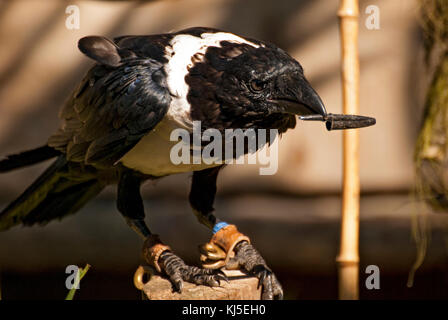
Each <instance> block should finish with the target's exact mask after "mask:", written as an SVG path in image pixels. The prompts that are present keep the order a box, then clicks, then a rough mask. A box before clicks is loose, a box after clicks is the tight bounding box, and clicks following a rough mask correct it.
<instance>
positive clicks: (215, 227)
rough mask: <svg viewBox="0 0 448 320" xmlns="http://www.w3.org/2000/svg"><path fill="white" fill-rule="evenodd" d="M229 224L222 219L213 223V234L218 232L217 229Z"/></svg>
mask: <svg viewBox="0 0 448 320" xmlns="http://www.w3.org/2000/svg"><path fill="white" fill-rule="evenodd" d="M228 225H229V224H228V223H227V222H224V221H220V222H218V223H217V224H215V226H214V227H213V234H215V233H216V232H218V231H219V230H221V229H222V228H224V227H227V226H228Z"/></svg>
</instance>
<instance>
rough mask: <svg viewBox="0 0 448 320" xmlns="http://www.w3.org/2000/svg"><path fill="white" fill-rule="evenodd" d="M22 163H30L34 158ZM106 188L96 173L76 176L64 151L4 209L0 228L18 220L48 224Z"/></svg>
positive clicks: (27, 223)
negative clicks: (71, 170)
mask: <svg viewBox="0 0 448 320" xmlns="http://www.w3.org/2000/svg"><path fill="white" fill-rule="evenodd" d="M9 159H11V157H10V158H9ZM41 159H42V158H41ZM7 160H8V159H6V160H4V161H7ZM34 161H36V158H35V160H34ZM1 163H3V162H0V164H1ZM5 163H7V162H5ZM21 163H22V164H24V163H26V164H24V165H28V164H31V163H33V161H28V162H26V161H22V162H21ZM6 166H8V164H6V165H5V167H6ZM19 166H21V165H19ZM9 167H10V168H11V167H14V168H16V167H17V166H14V165H9ZM3 168H4V167H3ZM103 188H104V185H103V184H101V183H100V182H99V181H98V180H97V179H95V178H94V177H92V176H90V177H89V178H85V179H83V178H82V177H76V178H75V177H73V174H70V172H69V167H68V165H67V161H66V160H65V157H64V156H62V155H61V156H59V157H58V158H57V160H56V161H55V162H54V163H53V164H52V165H51V166H50V167H49V168H48V169H47V170H46V171H45V172H44V173H43V174H42V175H41V176H40V177H39V178H37V180H36V181H34V183H33V184H32V185H31V186H29V187H28V189H26V190H25V191H24V192H23V193H22V194H21V195H20V196H19V197H18V198H17V199H16V200H14V201H13V202H11V203H10V204H9V205H8V206H7V207H6V208H5V209H4V210H3V211H2V212H0V231H2V230H6V229H9V228H11V227H13V226H15V225H18V224H24V225H33V224H35V223H38V224H45V223H47V222H49V221H51V220H53V219H57V218H58V219H61V218H62V217H64V216H66V215H69V214H71V213H75V212H76V211H78V210H79V209H80V208H81V207H82V206H83V205H84V204H86V203H87V202H88V201H89V200H90V199H91V198H93V197H94V196H96V195H97V194H98V193H99V192H100V191H101V190H102V189H103Z"/></svg>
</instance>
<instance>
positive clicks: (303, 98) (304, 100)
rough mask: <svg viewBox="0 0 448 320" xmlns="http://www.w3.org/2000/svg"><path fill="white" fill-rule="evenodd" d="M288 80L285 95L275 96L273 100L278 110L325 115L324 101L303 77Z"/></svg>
mask: <svg viewBox="0 0 448 320" xmlns="http://www.w3.org/2000/svg"><path fill="white" fill-rule="evenodd" d="M294 82H295V83H293V82H290V87H289V88H288V89H287V90H286V91H287V92H288V94H287V95H284V96H283V97H279V98H276V99H275V100H274V101H273V102H275V103H276V104H277V106H278V109H279V110H280V112H284V113H290V114H295V115H298V116H304V115H322V116H324V117H325V116H326V115H327V110H325V106H324V103H323V102H322V99H321V98H320V97H319V95H318V94H317V92H316V91H315V90H314V89H313V88H312V87H311V85H310V84H309V83H308V81H307V80H306V79H305V78H301V79H300V80H299V81H298V82H297V80H295V81H294Z"/></svg>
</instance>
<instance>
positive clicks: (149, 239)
mask: <svg viewBox="0 0 448 320" xmlns="http://www.w3.org/2000/svg"><path fill="white" fill-rule="evenodd" d="M142 181H143V178H142V177H141V176H139V175H138V174H136V173H135V172H133V171H130V170H127V171H123V172H122V173H121V175H120V180H119V182H118V199H117V207H118V210H119V211H120V212H121V213H122V214H123V216H124V217H125V219H126V222H127V223H128V224H129V225H130V226H131V228H132V229H133V230H134V231H136V232H137V234H139V235H140V236H141V237H142V238H144V239H145V242H144V244H143V257H144V258H145V260H146V261H147V262H148V263H149V264H150V265H151V266H153V267H154V268H155V269H156V270H157V271H159V272H160V273H165V274H166V275H168V277H169V278H170V281H171V283H172V284H173V287H174V289H175V290H176V291H179V292H181V291H182V287H183V281H187V282H191V283H195V284H201V285H207V286H211V287H215V286H219V282H220V281H221V280H224V281H227V277H226V276H225V274H224V273H223V272H222V271H219V270H211V269H201V268H198V267H195V266H189V265H187V264H185V262H184V261H183V260H182V259H181V258H179V257H178V256H177V255H175V254H174V253H173V252H172V251H171V248H170V247H169V246H167V245H165V244H163V243H162V241H161V240H160V238H159V236H158V235H156V234H152V233H151V231H150V230H149V228H148V227H147V225H146V223H145V221H144V218H145V212H144V208H143V200H142V197H141V195H140V185H141V182H142Z"/></svg>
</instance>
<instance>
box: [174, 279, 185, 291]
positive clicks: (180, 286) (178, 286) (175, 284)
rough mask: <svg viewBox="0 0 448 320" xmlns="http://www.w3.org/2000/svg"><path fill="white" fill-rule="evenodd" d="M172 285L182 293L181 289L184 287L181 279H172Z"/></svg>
mask: <svg viewBox="0 0 448 320" xmlns="http://www.w3.org/2000/svg"><path fill="white" fill-rule="evenodd" d="M173 285H174V289H175V290H176V291H177V292H179V293H182V289H183V288H184V285H183V283H182V280H179V281H174V282H173Z"/></svg>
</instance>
